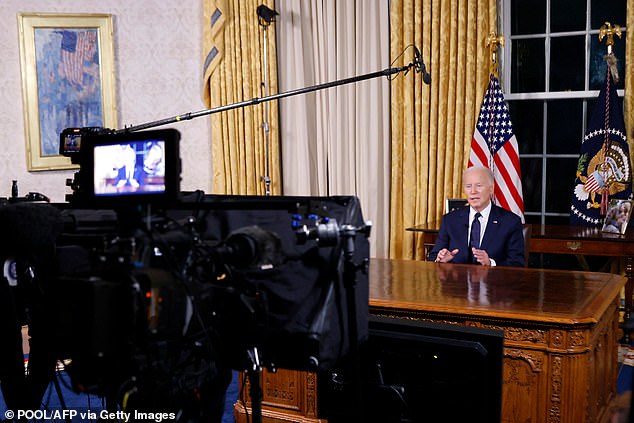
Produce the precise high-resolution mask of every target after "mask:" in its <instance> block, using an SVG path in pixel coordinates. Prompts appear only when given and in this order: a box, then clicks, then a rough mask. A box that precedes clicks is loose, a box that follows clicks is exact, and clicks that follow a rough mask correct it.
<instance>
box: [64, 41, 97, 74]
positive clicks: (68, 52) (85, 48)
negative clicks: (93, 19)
mask: <svg viewBox="0 0 634 423" xmlns="http://www.w3.org/2000/svg"><path fill="white" fill-rule="evenodd" d="M96 48H97V33H96V30H84V31H71V30H66V31H62V45H61V61H62V69H63V70H64V76H65V77H66V80H68V82H70V83H71V84H76V85H82V84H83V81H84V62H85V61H92V60H93V56H94V54H95V52H96Z"/></svg>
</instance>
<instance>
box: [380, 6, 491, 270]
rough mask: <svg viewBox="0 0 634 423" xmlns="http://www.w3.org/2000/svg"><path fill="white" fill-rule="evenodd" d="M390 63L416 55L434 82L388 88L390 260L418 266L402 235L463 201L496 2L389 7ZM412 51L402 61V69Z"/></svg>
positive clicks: (411, 243) (417, 245)
mask: <svg viewBox="0 0 634 423" xmlns="http://www.w3.org/2000/svg"><path fill="white" fill-rule="evenodd" d="M390 27H391V45H390V50H391V56H392V57H396V56H397V55H399V54H400V53H401V52H402V51H403V50H405V49H406V48H408V46H410V45H414V46H416V47H418V48H419V49H420V51H421V54H422V56H423V61H424V62H425V63H426V64H427V65H428V71H430V73H431V75H432V82H431V85H423V83H422V77H421V75H420V74H416V76H415V77H412V76H411V75H406V76H405V77H399V78H396V79H395V80H394V81H392V87H391V89H392V99H391V102H392V116H391V119H392V144H391V145H392V181H391V204H390V221H391V223H390V257H391V258H416V259H422V258H424V248H423V245H422V240H421V238H420V236H419V235H416V234H415V233H413V232H408V231H406V230H405V229H406V228H408V227H411V226H414V225H416V224H420V223H425V222H427V221H434V220H439V219H440V218H441V217H442V212H443V207H444V200H445V198H455V197H460V196H461V195H462V187H461V179H462V171H463V170H464V169H465V168H466V166H467V162H468V160H469V151H470V148H471V138H472V136H473V131H474V128H475V122H476V118H477V115H478V112H479V108H480V105H481V102H482V97H483V96H484V92H485V91H486V87H487V84H488V78H489V70H490V66H491V63H490V60H491V59H490V57H489V51H488V49H487V48H486V46H485V40H486V37H487V35H488V34H489V33H490V32H492V31H493V32H496V33H497V32H498V31H497V17H496V0H475V1H468V2H466V1H460V0H392V1H391V3H390ZM410 57H413V54H412V53H411V47H410V49H408V50H407V51H406V53H405V54H404V55H403V56H402V57H401V58H400V63H399V62H397V63H396V64H395V65H396V66H402V65H403V64H406V63H408V60H409V58H410Z"/></svg>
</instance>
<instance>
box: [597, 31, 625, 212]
mask: <svg viewBox="0 0 634 423" xmlns="http://www.w3.org/2000/svg"><path fill="white" fill-rule="evenodd" d="M615 35H616V36H618V37H619V38H621V27H620V26H619V25H614V26H612V25H611V24H610V22H605V24H603V25H602V26H601V28H599V42H602V41H603V39H604V38H605V39H606V47H607V55H606V56H605V61H606V64H607V66H608V68H607V70H606V72H607V78H606V83H607V84H608V88H607V89H606V95H605V105H606V108H605V110H606V112H605V119H604V122H605V123H604V129H605V137H604V141H603V163H602V164H601V168H602V169H601V170H603V171H605V170H606V169H605V168H606V167H607V166H608V165H607V163H606V161H605V160H606V158H607V153H608V151H609V149H610V139H609V136H608V134H609V132H608V129H609V127H610V89H609V84H611V83H615V82H618V80H619V74H618V69H617V67H616V57H615V56H614V53H613V51H612V46H613V45H614V36H615ZM610 76H611V77H612V78H610ZM610 79H612V81H611V80H610ZM609 200H610V199H609V191H608V186H606V187H603V189H602V190H601V208H600V212H599V213H600V215H601V216H605V215H606V214H607V210H608V202H609Z"/></svg>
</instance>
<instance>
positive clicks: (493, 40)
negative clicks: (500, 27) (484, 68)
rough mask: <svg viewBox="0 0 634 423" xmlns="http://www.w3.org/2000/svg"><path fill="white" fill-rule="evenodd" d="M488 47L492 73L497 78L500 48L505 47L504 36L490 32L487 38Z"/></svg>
mask: <svg viewBox="0 0 634 423" xmlns="http://www.w3.org/2000/svg"><path fill="white" fill-rule="evenodd" d="M486 46H487V47H488V48H489V52H490V55H491V73H492V74H494V75H495V76H496V77H497V75H498V66H497V65H498V46H504V35H499V36H498V35H497V34H496V33H495V32H493V31H492V32H490V33H489V35H488V37H487V38H486Z"/></svg>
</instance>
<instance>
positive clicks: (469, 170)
mask: <svg viewBox="0 0 634 423" xmlns="http://www.w3.org/2000/svg"><path fill="white" fill-rule="evenodd" d="M472 172H484V173H485V174H486V177H487V179H488V180H489V183H490V184H491V185H494V184H495V177H494V176H493V172H491V169H489V168H488V167H486V166H471V167H468V168H466V169H465V171H464V172H463V173H462V180H463V181H464V180H465V176H467V175H468V174H470V173H472Z"/></svg>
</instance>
